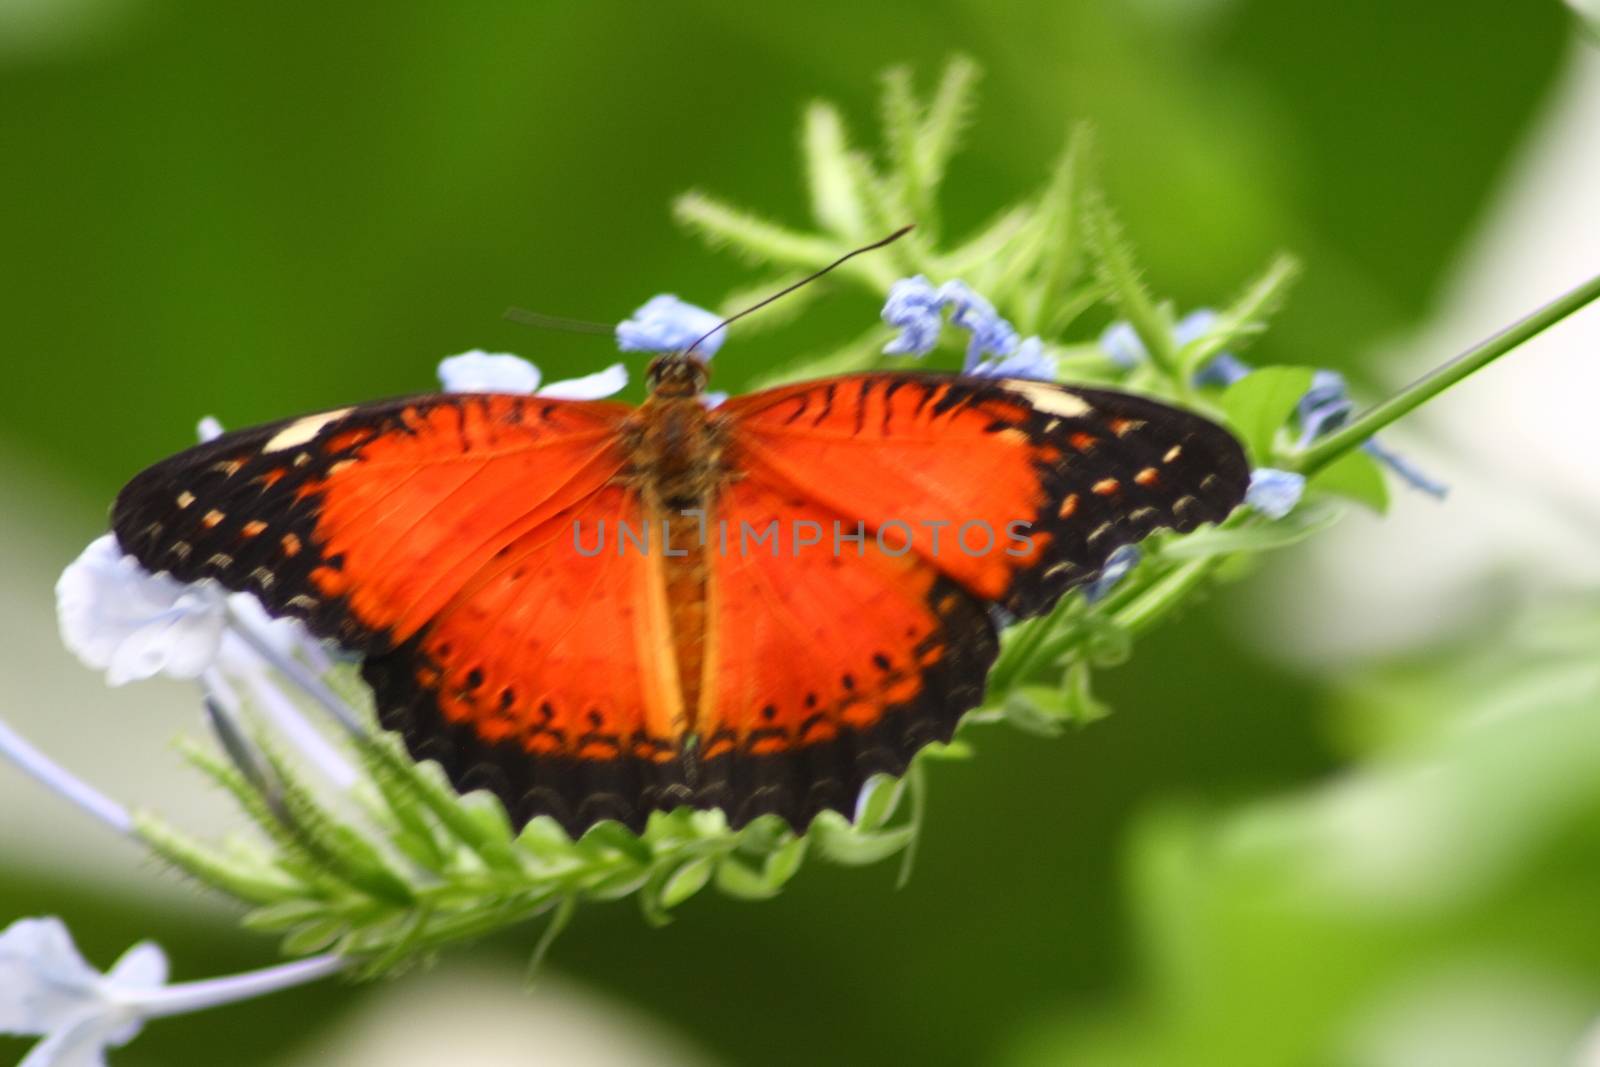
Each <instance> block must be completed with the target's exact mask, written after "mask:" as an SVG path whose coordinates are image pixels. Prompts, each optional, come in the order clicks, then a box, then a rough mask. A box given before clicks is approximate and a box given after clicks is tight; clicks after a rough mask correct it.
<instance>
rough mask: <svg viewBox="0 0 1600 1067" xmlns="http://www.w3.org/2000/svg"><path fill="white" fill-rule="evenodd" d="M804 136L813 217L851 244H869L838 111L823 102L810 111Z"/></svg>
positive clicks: (803, 143) (846, 141) (856, 177)
mask: <svg viewBox="0 0 1600 1067" xmlns="http://www.w3.org/2000/svg"><path fill="white" fill-rule="evenodd" d="M801 136H802V140H801V147H802V151H803V153H804V155H805V160H806V179H807V181H806V184H807V185H808V186H809V187H810V189H811V214H812V217H813V218H815V219H816V220H817V224H818V225H820V226H821V227H822V228H823V229H825V230H828V231H831V232H832V233H834V234H837V235H838V236H840V237H842V238H844V239H845V240H847V241H855V242H861V241H865V240H866V239H867V238H868V228H867V209H866V205H865V204H864V203H862V193H861V185H860V181H859V176H858V174H857V171H856V169H855V167H854V166H853V165H852V164H851V162H850V145H849V140H848V138H847V137H846V135H845V128H844V120H843V119H842V118H840V117H839V111H838V109H837V108H835V107H834V106H833V105H832V104H827V103H823V102H821V101H818V102H815V103H813V104H812V105H811V106H810V107H808V108H806V117H805V128H804V132H803V133H802V135H801Z"/></svg>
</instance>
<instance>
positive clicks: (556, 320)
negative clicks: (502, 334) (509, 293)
mask: <svg viewBox="0 0 1600 1067" xmlns="http://www.w3.org/2000/svg"><path fill="white" fill-rule="evenodd" d="M501 318H505V319H510V320H511V321H512V322H520V323H522V325H524V326H534V327H537V328H538V329H541V330H560V331H562V332H564V333H607V334H609V333H615V332H616V329H617V328H616V327H615V326H608V325H606V324H605V323H603V322H588V321H586V320H584V319H563V318H560V317H558V316H556V315H541V314H539V313H538V312H537V311H529V310H527V309H526V308H506V313H505V314H504V315H502V316H501Z"/></svg>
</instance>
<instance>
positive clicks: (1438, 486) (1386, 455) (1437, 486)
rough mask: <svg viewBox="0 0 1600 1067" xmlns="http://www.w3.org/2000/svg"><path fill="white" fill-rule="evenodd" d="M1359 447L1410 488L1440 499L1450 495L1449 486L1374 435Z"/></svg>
mask: <svg viewBox="0 0 1600 1067" xmlns="http://www.w3.org/2000/svg"><path fill="white" fill-rule="evenodd" d="M1361 447H1362V448H1363V449H1364V450H1365V451H1366V452H1367V454H1368V455H1370V456H1372V458H1373V459H1376V460H1377V461H1378V462H1379V463H1382V464H1383V465H1384V466H1385V467H1388V468H1389V469H1390V470H1391V471H1393V472H1394V473H1395V474H1396V475H1397V476H1398V477H1399V478H1400V479H1401V480H1402V481H1404V482H1405V483H1406V484H1407V485H1409V486H1411V488H1413V489H1417V490H1420V491H1421V492H1424V493H1427V494H1428V495H1429V496H1432V497H1437V498H1438V499H1440V500H1443V499H1444V498H1445V497H1447V496H1449V495H1450V487H1449V486H1448V485H1446V484H1445V483H1444V482H1441V481H1439V480H1438V479H1437V478H1434V477H1432V476H1431V475H1429V474H1428V473H1427V472H1426V471H1424V470H1423V469H1422V468H1421V467H1418V466H1417V465H1416V464H1415V463H1413V462H1411V461H1410V460H1409V459H1407V458H1406V457H1405V456H1402V455H1401V454H1400V453H1398V452H1396V451H1394V450H1393V449H1391V448H1390V447H1388V446H1387V445H1385V444H1383V443H1381V442H1380V441H1379V440H1378V439H1377V438H1376V437H1373V438H1369V439H1368V440H1367V442H1366V443H1365V444H1363V445H1362V446H1361Z"/></svg>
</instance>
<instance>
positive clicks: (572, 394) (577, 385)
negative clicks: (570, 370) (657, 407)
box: [534, 363, 628, 400]
mask: <svg viewBox="0 0 1600 1067" xmlns="http://www.w3.org/2000/svg"><path fill="white" fill-rule="evenodd" d="M627 386H628V368H627V367H624V366H623V365H622V364H620V363H613V364H611V366H609V367H607V368H606V369H605V370H598V371H595V372H594V373H593V374H585V375H584V376H583V377H581V378H564V379H562V380H561V381H559V382H551V383H550V384H549V385H546V386H541V387H540V388H538V389H536V390H534V395H535V396H548V397H552V398H553V399H556V400H600V399H603V398H605V397H608V396H614V395H616V394H617V393H620V392H622V390H623V389H626V388H627Z"/></svg>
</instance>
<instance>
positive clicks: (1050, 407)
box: [1002, 378, 1094, 419]
mask: <svg viewBox="0 0 1600 1067" xmlns="http://www.w3.org/2000/svg"><path fill="white" fill-rule="evenodd" d="M1002 384H1003V385H1004V386H1005V388H1006V389H1008V390H1010V391H1011V392H1013V393H1016V394H1017V395H1018V396H1020V397H1022V399H1024V400H1026V401H1027V402H1028V403H1029V404H1030V405H1031V406H1032V407H1033V409H1034V410H1035V411H1042V412H1044V413H1045V414H1046V415H1060V416H1061V417H1063V418H1068V419H1076V418H1081V417H1083V416H1084V415H1087V414H1089V413H1090V412H1091V411H1093V410H1094V409H1093V408H1091V407H1090V406H1089V404H1088V402H1087V401H1085V400H1081V399H1079V398H1078V397H1075V396H1073V395H1072V394H1071V393H1069V392H1067V391H1066V390H1065V389H1062V388H1061V387H1060V386H1058V385H1051V384H1049V383H1048V382H1035V381H1030V380H1028V379H1027V378H1007V379H1006V380H1005V381H1004V382H1003V383H1002Z"/></svg>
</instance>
